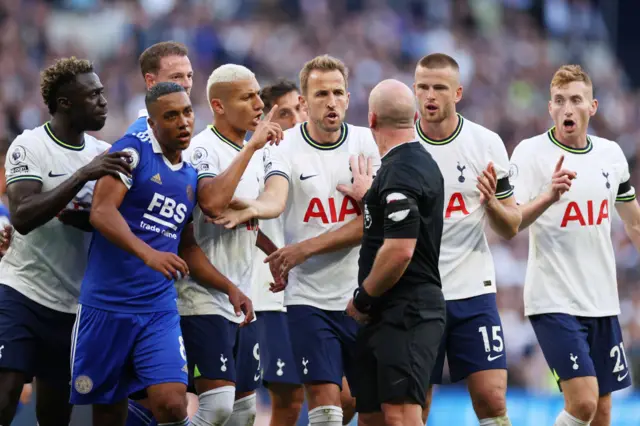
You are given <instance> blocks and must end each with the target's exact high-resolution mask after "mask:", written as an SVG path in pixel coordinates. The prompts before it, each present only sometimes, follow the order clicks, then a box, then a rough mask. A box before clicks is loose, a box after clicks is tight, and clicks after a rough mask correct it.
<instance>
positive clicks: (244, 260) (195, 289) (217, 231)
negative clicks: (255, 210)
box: [176, 126, 262, 323]
mask: <svg viewBox="0 0 640 426" xmlns="http://www.w3.org/2000/svg"><path fill="white" fill-rule="evenodd" d="M239 151H240V148H238V147H237V146H236V145H234V144H233V142H231V141H229V140H228V139H227V138H225V137H224V136H223V135H222V134H220V132H218V130H217V129H216V128H215V127H213V126H208V127H207V128H206V129H204V130H203V131H202V132H200V133H198V134H197V135H196V136H195V137H194V138H193V140H192V141H191V144H190V145H189V148H188V149H187V150H186V151H185V158H187V159H188V161H190V162H191V164H193V166H194V167H195V168H196V169H197V170H198V179H200V178H204V177H213V176H216V175H217V174H219V173H221V172H222V171H224V170H225V169H226V168H227V167H229V165H230V164H231V162H232V161H233V159H234V158H235V156H236V155H237V154H238V152H239ZM261 169H262V158H261V156H260V155H258V154H255V155H254V156H253V158H252V159H251V161H250V162H249V165H248V166H247V168H246V170H245V172H244V174H243V175H242V178H241V179H240V183H239V184H238V187H237V188H236V191H235V193H234V196H235V197H239V198H253V199H255V198H258V194H259V191H260V178H261V176H262V170H261ZM193 212H194V213H193V223H194V232H195V237H196V241H197V242H198V245H199V246H200V247H201V248H202V250H203V251H204V252H205V253H206V255H207V257H208V258H209V261H211V263H212V264H213V265H215V267H216V268H217V269H218V270H219V271H220V273H222V275H224V276H225V277H227V278H228V279H229V280H231V282H233V283H234V284H235V285H236V286H238V288H240V290H241V291H242V292H243V293H244V294H246V295H247V296H250V290H251V272H252V269H253V255H254V247H255V244H256V236H257V233H258V226H257V221H255V220H253V221H251V222H250V223H244V224H241V225H238V226H237V227H235V228H234V229H226V228H225V227H224V226H219V225H215V224H213V223H206V222H205V221H204V220H205V215H204V213H203V212H202V210H201V209H200V207H198V206H196V208H195V209H194V211H193ZM176 289H177V290H178V310H179V312H180V315H183V316H186V315H209V314H216V315H222V316H223V317H225V318H227V319H228V320H230V321H233V322H236V323H239V322H241V321H242V320H243V319H244V316H240V317H238V316H236V314H235V312H234V311H233V306H232V305H231V303H229V297H228V296H227V295H226V294H224V293H222V292H220V291H217V290H214V289H211V288H206V287H203V286H201V285H199V284H197V283H196V282H194V281H193V280H192V279H191V278H187V279H184V280H181V281H179V282H177V283H176Z"/></svg>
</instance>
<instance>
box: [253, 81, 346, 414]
mask: <svg viewBox="0 0 640 426" xmlns="http://www.w3.org/2000/svg"><path fill="white" fill-rule="evenodd" d="M260 97H261V98H262V101H263V102H264V113H265V114H266V113H268V112H269V111H271V108H273V106H274V105H278V111H277V112H276V114H275V115H274V116H273V118H272V121H274V122H276V123H279V124H280V127H282V129H283V130H287V129H290V128H291V127H293V126H295V125H296V124H298V123H302V122H304V121H306V120H307V110H306V108H305V106H304V105H303V103H302V98H301V96H300V91H299V89H298V86H297V85H296V83H295V82H293V81H289V80H281V81H278V82H276V83H274V84H271V85H269V86H265V87H263V88H262V90H261V91H260ZM265 149H268V148H265ZM263 187H264V185H263ZM263 189H264V188H263ZM258 225H259V226H258V228H259V230H260V232H259V233H258V243H257V245H256V254H255V263H254V269H253V278H252V286H253V288H252V297H251V299H252V300H253V306H254V309H255V311H256V317H257V318H258V322H257V324H258V333H259V336H260V339H259V340H260V364H261V366H262V382H263V384H264V386H265V387H266V388H267V389H268V390H269V395H270V397H271V422H270V425H271V426H287V425H291V426H293V425H295V424H296V422H297V421H298V416H299V415H300V409H301V408H302V404H303V403H304V389H303V387H302V383H301V382H300V378H299V376H298V370H297V368H296V367H295V361H294V356H293V350H292V349H291V339H290V337H289V324H288V323H287V317H286V310H287V309H286V308H285V307H284V293H283V292H273V291H271V289H270V285H271V284H272V283H273V282H274V278H273V276H272V274H271V271H270V269H269V264H265V263H264V259H265V258H266V255H265V253H269V254H270V253H271V252H272V251H275V250H277V249H278V248H279V247H283V246H284V235H283V230H282V216H280V217H277V218H275V219H267V220H260V221H259V223H258ZM265 239H266V240H265ZM258 246H261V247H260V248H259V247H258ZM269 246H271V249H269V248H267V247H269ZM340 403H341V406H342V412H343V413H342V414H343V419H342V423H343V424H345V425H346V424H349V423H350V422H351V419H352V418H353V416H354V415H355V408H356V407H355V398H353V396H351V391H350V389H349V385H348V383H347V380H346V378H344V377H343V378H342V392H341V394H340Z"/></svg>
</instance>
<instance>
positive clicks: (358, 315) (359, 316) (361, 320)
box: [346, 298, 371, 324]
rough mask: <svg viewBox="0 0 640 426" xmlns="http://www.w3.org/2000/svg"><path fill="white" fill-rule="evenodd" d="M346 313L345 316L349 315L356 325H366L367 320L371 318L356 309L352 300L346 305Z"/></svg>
mask: <svg viewBox="0 0 640 426" xmlns="http://www.w3.org/2000/svg"><path fill="white" fill-rule="evenodd" d="M346 312H347V315H349V316H350V317H351V318H353V319H354V320H356V322H357V323H358V324H366V323H368V322H369V320H371V317H369V315H367V314H363V313H362V312H360V311H359V310H357V309H356V307H355V306H354V305H353V298H351V300H349V304H348V305H347V309H346Z"/></svg>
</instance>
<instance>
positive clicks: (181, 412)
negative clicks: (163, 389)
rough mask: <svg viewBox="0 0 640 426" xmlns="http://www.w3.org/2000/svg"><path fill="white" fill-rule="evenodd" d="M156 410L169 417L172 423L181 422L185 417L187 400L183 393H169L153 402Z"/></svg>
mask: <svg viewBox="0 0 640 426" xmlns="http://www.w3.org/2000/svg"><path fill="white" fill-rule="evenodd" d="M155 406H156V409H157V410H158V411H159V412H161V413H164V415H165V416H167V417H170V418H171V419H172V421H179V420H183V419H184V418H185V417H187V398H186V396H185V394H184V393H180V392H170V393H167V394H165V395H163V396H162V397H161V398H160V399H159V400H158V401H155Z"/></svg>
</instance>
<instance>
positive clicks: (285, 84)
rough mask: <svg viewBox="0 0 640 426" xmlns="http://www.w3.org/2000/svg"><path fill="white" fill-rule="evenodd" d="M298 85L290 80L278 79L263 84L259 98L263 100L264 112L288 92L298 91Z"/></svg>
mask: <svg viewBox="0 0 640 426" xmlns="http://www.w3.org/2000/svg"><path fill="white" fill-rule="evenodd" d="M299 91H300V90H299V89H298V86H297V85H296V83H294V82H293V81H291V80H285V79H282V80H278V81H277V82H275V83H273V84H271V85H269V86H265V87H263V88H262V90H261V91H260V98H261V99H262V102H264V113H265V114H267V113H268V112H269V111H271V108H273V105H274V104H275V103H276V101H277V100H278V99H279V98H280V97H282V96H284V95H286V94H287V93H289V92H299Z"/></svg>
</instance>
